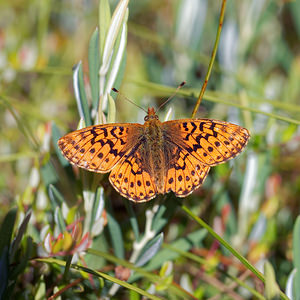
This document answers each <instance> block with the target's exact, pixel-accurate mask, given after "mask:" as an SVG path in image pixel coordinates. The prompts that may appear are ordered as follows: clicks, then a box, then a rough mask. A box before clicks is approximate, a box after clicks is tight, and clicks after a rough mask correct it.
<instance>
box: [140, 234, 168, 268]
mask: <svg viewBox="0 0 300 300" xmlns="http://www.w3.org/2000/svg"><path fill="white" fill-rule="evenodd" d="M163 239H164V234H163V233H160V234H159V235H158V236H156V237H155V238H153V239H152V240H151V241H150V242H149V243H147V244H146V245H145V247H144V248H143V249H142V251H141V254H140V256H139V258H138V259H137V261H136V263H135V265H136V266H137V267H141V266H143V265H144V264H146V263H147V262H148V261H149V260H150V259H151V258H152V257H153V256H154V255H155V254H156V253H157V251H158V250H159V249H160V247H161V244H162V242H163Z"/></svg>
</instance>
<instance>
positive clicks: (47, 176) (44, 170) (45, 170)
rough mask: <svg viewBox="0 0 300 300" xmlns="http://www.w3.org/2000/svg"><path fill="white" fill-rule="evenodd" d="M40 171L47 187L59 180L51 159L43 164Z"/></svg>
mask: <svg viewBox="0 0 300 300" xmlns="http://www.w3.org/2000/svg"><path fill="white" fill-rule="evenodd" d="M40 171H41V177H42V179H43V182H44V184H45V186H46V187H48V185H49V184H55V183H56V182H57V181H58V175H57V172H56V170H55V168H54V166H53V164H52V162H51V161H50V160H48V161H47V162H46V163H45V164H44V165H42V166H41V168H40Z"/></svg>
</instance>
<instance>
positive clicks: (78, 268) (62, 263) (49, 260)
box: [36, 258, 161, 300]
mask: <svg viewBox="0 0 300 300" xmlns="http://www.w3.org/2000/svg"><path fill="white" fill-rule="evenodd" d="M36 260H37V261H41V262H45V263H50V264H53V263H55V264H58V265H60V266H65V265H66V263H65V261H62V260H59V259H55V258H39V259H36ZM71 268H73V269H74V270H76V271H80V272H86V273H88V274H91V275H93V276H101V277H103V278H104V279H106V280H109V281H111V282H114V283H117V284H119V285H121V286H122V287H124V288H127V289H129V290H133V291H135V292H137V293H139V294H141V295H143V296H145V297H146V298H147V299H153V300H161V298H159V297H157V296H154V295H151V294H149V293H148V292H146V291H144V290H142V289H140V288H138V287H136V286H134V285H132V284H129V283H127V282H126V281H122V280H120V279H117V278H115V277H112V276H110V275H107V274H105V273H103V272H99V271H96V270H93V269H89V268H86V267H83V266H79V265H76V264H71Z"/></svg>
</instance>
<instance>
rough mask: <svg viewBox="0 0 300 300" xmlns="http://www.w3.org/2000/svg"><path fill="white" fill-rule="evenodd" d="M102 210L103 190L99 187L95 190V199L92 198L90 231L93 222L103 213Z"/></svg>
mask: <svg viewBox="0 0 300 300" xmlns="http://www.w3.org/2000/svg"><path fill="white" fill-rule="evenodd" d="M103 208H104V189H103V187H102V186H99V187H98V188H97V190H96V193H95V197H94V203H93V209H92V216H91V224H90V231H92V228H93V224H94V222H95V221H96V220H98V219H99V218H100V216H101V214H102V212H103Z"/></svg>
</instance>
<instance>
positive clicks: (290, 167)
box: [0, 0, 300, 299]
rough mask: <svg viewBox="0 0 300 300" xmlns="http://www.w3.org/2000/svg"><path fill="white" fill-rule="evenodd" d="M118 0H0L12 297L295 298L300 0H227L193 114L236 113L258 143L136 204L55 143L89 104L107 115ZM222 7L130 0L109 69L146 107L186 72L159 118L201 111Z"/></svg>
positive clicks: (135, 112)
mask: <svg viewBox="0 0 300 300" xmlns="http://www.w3.org/2000/svg"><path fill="white" fill-rule="evenodd" d="M118 2H119V1H108V0H100V1H98V0H90V1H88V0H85V1H83V0H81V1H80V0H69V1H68V0H64V1H61V0H59V1H58V0H52V1H50V0H43V1H34V0H23V1H18V0H12V1H9V2H8V1H4V0H2V1H0V49H1V51H0V105H1V110H0V116H1V126H0V129H1V135H0V139H1V142H0V164H1V172H0V197H1V198H0V220H2V222H1V223H2V226H1V229H0V279H1V280H0V281H1V282H0V298H1V297H2V298H3V299H12V297H14V298H15V299H45V298H49V299H54V298H56V297H57V298H58V297H60V298H61V299H99V298H100V297H105V296H107V297H111V298H113V299H141V298H142V297H148V298H151V299H161V298H163V299H275V298H276V297H281V299H288V298H287V297H289V298H290V299H299V297H300V285H299V284H297V282H298V283H299V282H300V274H298V272H297V269H299V268H300V259H299V258H300V219H299V218H298V215H299V199H300V171H299V170H300V151H299V150H300V131H299V124H300V120H299V113H300V106H299V99H300V84H299V82H300V43H299V40H300V21H299V20H300V2H299V1H298V0H295V1H280V0H270V1H265V0H258V1H257V0H239V1H234V0H228V1H227V7H226V14H225V19H224V23H223V28H222V35H221V39H220V43H219V46H218V53H217V57H216V62H215V64H214V66H213V71H212V75H211V78H210V81H209V83H208V87H207V91H206V93H205V96H204V99H203V101H202V103H201V107H200V109H199V111H198V113H197V117H205V118H207V117H209V118H214V119H220V120H225V121H230V122H233V123H237V124H240V125H241V126H244V127H246V128H248V129H249V130H250V132H251V140H250V143H249V144H248V146H247V148H246V150H245V151H244V153H243V154H242V155H240V156H239V157H238V158H236V159H234V160H233V161H231V162H230V163H227V164H224V165H220V166H216V167H214V168H212V170H211V171H210V174H209V176H208V178H207V179H206V182H205V184H204V185H203V187H201V188H200V189H199V190H197V191H195V192H194V193H193V194H191V195H190V196H188V197H187V198H185V199H182V200H180V201H179V202H178V199H177V200H176V199H175V197H174V196H173V195H168V196H164V197H159V198H158V199H155V200H153V201H151V202H150V203H147V204H139V205H134V204H132V203H129V201H128V200H126V199H122V197H121V196H120V195H118V194H117V193H116V192H115V191H113V190H112V188H111V187H110V185H109V184H108V178H107V176H102V175H101V176H100V175H94V174H90V173H87V172H84V171H80V170H78V169H76V168H72V167H71V166H70V165H68V163H67V162H66V161H65V160H63V158H62V157H61V156H60V154H59V151H58V149H57V146H56V141H57V139H58V137H60V136H61V135H62V134H64V133H66V132H69V131H71V130H74V129H76V128H77V126H78V122H79V119H80V117H83V119H84V121H85V124H88V122H89V121H90V122H91V123H93V122H96V120H97V118H98V120H99V119H101V118H102V117H103V115H102V114H101V113H98V110H97V101H98V97H97V95H99V90H98V89H100V94H101V84H100V87H98V82H99V77H97V76H99V75H98V71H99V68H98V69H97V68H96V69H93V66H98V67H100V66H103V63H104V59H103V57H104V56H105V55H104V48H105V45H108V43H109V41H110V40H109V39H105V38H106V37H107V35H108V28H109V26H110V24H111V23H110V22H111V15H112V14H113V11H114V10H115V9H116V7H117V4H118ZM120 2H122V3H125V2H126V1H124V0H123V1H120ZM221 5H222V2H221V1H205V0H177V1H167V0H163V1H158V0H152V1H148V0H139V1H136V0H132V1H129V5H128V7H129V10H128V12H127V13H126V6H125V8H124V7H123V10H120V11H122V12H123V14H122V17H121V22H122V23H120V24H122V26H123V27H122V26H121V27H120V26H119V27H118V30H119V31H118V30H116V36H115V39H114V40H111V41H113V46H112V47H113V51H114V55H113V56H112V59H111V60H109V59H108V61H110V63H111V65H109V71H108V72H107V73H105V74H104V75H103V76H104V77H103V78H104V79H105V80H106V81H105V82H106V83H107V82H108V81H109V79H110V78H112V77H113V76H112V73H113V72H112V70H114V66H113V64H112V62H116V61H117V58H116V57H117V56H115V53H120V55H121V56H120V57H121V60H120V62H119V64H118V65H117V66H118V68H117V69H118V76H117V77H113V79H114V80H113V81H112V82H111V84H113V86H115V87H116V88H118V89H120V90H121V91H122V93H123V94H124V95H126V97H128V98H129V99H132V100H133V101H134V102H135V103H137V104H138V105H140V106H142V107H144V108H145V109H146V108H147V107H148V106H155V107H157V106H158V105H159V104H160V103H161V102H162V98H165V97H168V96H169V95H170V94H171V93H172V92H173V91H174V87H176V86H177V85H178V84H179V83H180V82H182V81H183V80H186V81H187V86H186V87H185V88H183V89H181V90H180V91H179V93H178V96H177V97H176V98H175V99H173V100H172V102H171V103H169V104H168V105H167V106H166V107H165V108H164V109H163V110H162V111H161V112H160V119H161V120H163V119H165V118H166V117H168V118H172V119H177V118H183V117H184V118H188V117H190V116H191V112H192V110H193V107H194V105H195V103H196V99H197V96H198V94H199V91H200V88H201V85H202V83H203V80H204V77H205V74H206V72H207V69H208V65H209V60H210V56H211V52H212V50H213V47H214V43H215V38H216V32H217V29H218V26H219V25H218V22H219V15H220V10H221ZM110 11H111V14H110ZM127 18H128V19H127ZM96 27H97V28H98V31H97V30H96V31H95V29H96ZM122 30H123V31H122ZM98 34H99V35H100V37H99V35H98ZM122 34H123V36H125V39H126V43H125V46H126V47H125V46H124V45H123V46H124V48H122V47H121V46H122V39H121V37H122ZM99 45H100V46H99ZM111 50H112V49H111ZM118 50H120V52H118ZM109 58H110V57H109ZM79 61H82V63H81V64H78V62H79ZM74 65H76V66H75V68H74V69H73V72H72V68H73V66H74ZM102 74H103V73H102ZM100 77H101V76H100ZM93 80H94V81H93ZM95 82H96V84H95ZM105 87H107V85H106V86H105ZM102 88H103V86H102ZM108 94H109V93H108ZM113 97H115V95H113ZM75 99H76V100H77V102H76V100H75ZM95 99H96V100H95ZM103 101H104V100H103ZM106 101H107V102H105V101H104V102H105V103H108V104H107V105H106V104H105V103H103V102H102V105H103V111H104V117H105V118H108V120H109V121H114V120H115V121H118V122H141V123H142V122H143V118H144V112H143V111H142V110H140V109H138V108H137V107H135V106H133V105H132V104H131V103H129V102H128V101H124V99H122V97H119V98H118V99H117V100H116V102H114V100H113V99H112V98H111V97H110V96H109V95H107V99H106ZM76 103H77V104H76ZM95 103H96V104H95ZM80 107H81V108H83V111H84V112H83V113H81V112H80V109H79V113H78V108H80ZM115 112H116V115H115ZM88 118H89V119H88ZM82 125H83V120H82V121H81V123H80V126H82ZM99 182H100V187H99V185H98V183H99ZM197 216H198V217H200V218H201V219H198V218H197ZM201 220H204V221H205V222H206V223H207V224H209V225H210V227H207V228H206V229H203V228H202V227H201V226H200V225H199V223H200V224H201V225H203V223H202V222H203V221H201ZM207 230H208V231H210V230H211V231H213V232H214V233H215V234H218V235H220V236H222V237H223V238H224V239H225V240H226V241H227V242H228V243H229V244H224V242H223V240H222V239H220V238H219V237H218V236H215V237H216V239H215V238H213V237H212V235H211V232H210V233H208V232H207ZM230 245H231V247H232V248H230ZM139 246H140V248H139ZM87 249H88V250H87ZM83 250H87V251H86V252H83ZM41 257H43V259H41ZM245 259H247V261H246V260H245ZM248 261H249V262H250V263H251V264H249V263H248ZM71 262H72V263H74V265H71ZM129 262H130V263H131V264H130V263H129ZM116 266H119V267H118V268H115V267H116ZM120 266H122V267H120ZM253 266H254V267H253ZM129 270H131V274H130V272H129ZM259 271H260V272H262V273H264V275H262V274H261V273H259ZM129 275H131V276H130V278H129V279H128V277H129ZM120 279H125V281H120ZM127 279H128V280H127ZM115 283H118V284H120V285H123V287H122V288H120V286H118V285H116V284H115ZM279 290H281V292H280V291H279ZM51 297H53V298H51ZM158 297H160V298H158ZM103 299H104V298H103Z"/></svg>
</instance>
